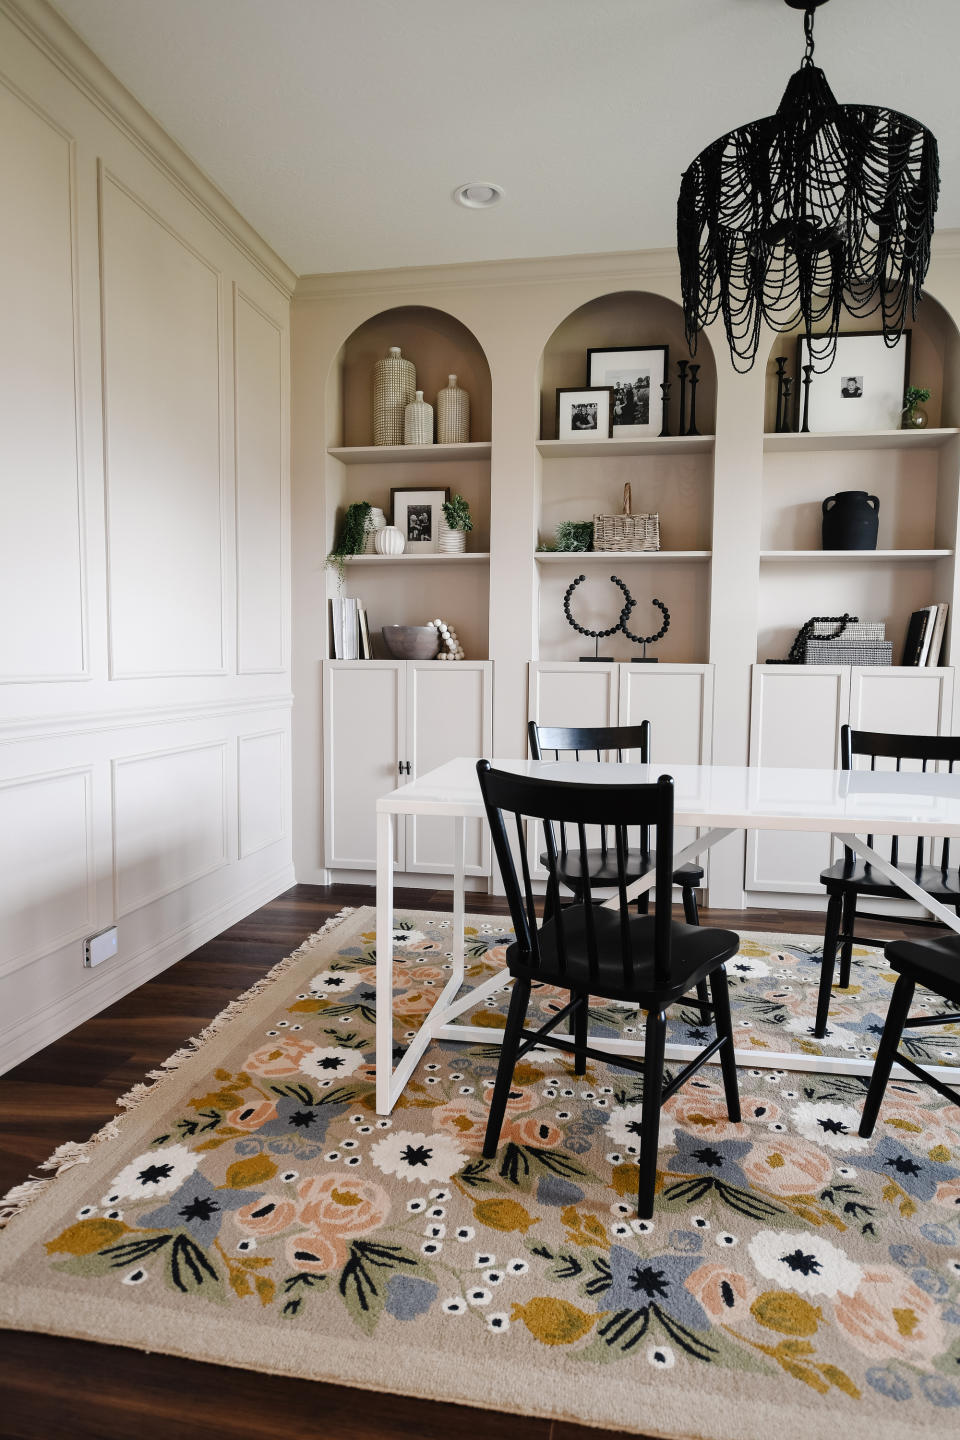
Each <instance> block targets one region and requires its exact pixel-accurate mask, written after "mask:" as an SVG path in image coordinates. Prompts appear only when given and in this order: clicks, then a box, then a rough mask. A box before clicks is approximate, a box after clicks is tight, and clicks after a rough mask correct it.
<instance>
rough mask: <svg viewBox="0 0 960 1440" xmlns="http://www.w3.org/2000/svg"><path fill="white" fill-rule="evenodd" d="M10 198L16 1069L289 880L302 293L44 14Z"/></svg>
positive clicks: (11, 860) (17, 59)
mask: <svg viewBox="0 0 960 1440" xmlns="http://www.w3.org/2000/svg"><path fill="white" fill-rule="evenodd" d="M0 194H2V196H3V204H2V206H0V315H2V316H3V323H2V325H0V616H2V617H3V618H2V624H0V935H2V940H0V1068H5V1067H6V1066H8V1065H11V1064H14V1063H16V1061H17V1060H19V1059H21V1058H22V1057H23V1056H25V1055H26V1054H28V1053H30V1052H31V1051H32V1050H34V1049H36V1048H37V1047H38V1046H39V1045H41V1044H44V1043H46V1042H48V1041H49V1040H51V1039H53V1038H54V1037H55V1036H56V1035H57V1034H60V1033H62V1032H63V1031H65V1030H67V1029H69V1028H70V1027H71V1026H72V1025H74V1024H76V1023H77V1022H78V1021H79V1020H81V1019H83V1018H85V1017H86V1016H88V1015H90V1014H92V1013H94V1012H96V1011H97V1010H100V1009H102V1008H103V1006H104V1005H106V1004H108V1003H110V1001H111V1000H113V999H114V998H116V997H117V996H118V995H120V994H123V993H124V992H125V991H127V990H129V989H130V988H132V987H133V986H135V985H137V984H139V983H141V982H142V981H143V980H144V979H146V978H148V977H149V975H151V974H153V973H155V972H156V971H157V970H159V969H161V968H163V966H165V965H167V964H170V963H171V962H172V961H174V960H176V959H179V958H180V956H182V955H183V954H185V953H187V952H188V951H189V950H191V949H193V948H194V947H195V946H196V945H197V944H199V943H201V942H202V941H203V940H205V939H206V938H208V937H210V936H212V935H214V934H216V933H218V932H219V931H221V930H222V929H224V928H225V926H227V925H229V924H230V923H232V922H233V921H235V920H236V919H238V918H240V917H241V916H242V915H244V914H246V913H247V912H248V911H250V910H251V909H253V908H254V907H255V906H256V905H258V904H260V903H262V902H263V901H264V900H266V899H267V898H269V897H271V896H273V895H275V894H276V893H278V892H279V891H280V890H282V889H283V888H285V887H286V886H287V885H289V884H290V883H291V881H292V867H291V844H290V782H289V770H290V740H289V731H290V704H291V696H290V674H289V665H290V660H289V650H290V645H289V524H288V518H289V517H288V509H289V494H288V432H289V419H288V392H289V342H288V318H289V303H288V302H289V290H290V287H291V285H292V281H293V276H292V275H291V274H290V272H289V271H287V270H286V268H285V267H284V266H283V265H282V264H281V263H280V262H279V261H278V260H277V258H276V257H275V256H273V255H272V254H271V252H270V251H269V250H268V249H267V247H266V246H265V245H264V244H263V243H262V241H260V240H259V239H258V237H256V236H255V235H254V234H253V232H252V231H251V230H250V228H249V226H247V225H246V224H245V222H244V221H243V220H242V218H241V217H240V216H238V215H236V214H235V212H233V211H232V210H231V208H230V206H229V205H228V203H227V202H226V201H225V200H224V199H223V197H222V196H220V195H219V194H218V192H216V191H215V189H214V187H213V186H211V185H210V183H209V182H208V181H206V180H205V179H204V177H203V176H202V175H200V174H199V172H197V171H196V170H195V168H194V167H193V166H192V165H191V164H190V162H189V161H188V160H187V159H186V157H184V156H182V155H181V154H180V152H179V151H178V150H177V149H176V147H175V146H174V145H173V143H172V142H171V141H170V140H169V139H168V138H167V137H166V136H165V135H163V133H162V132H161V131H159V130H158V128H157V127H156V126H155V125H154V124H153V122H152V121H150V120H149V118H148V117H147V116H146V115H145V114H144V113H143V112H142V111H141V110H140V109H139V107H138V106H137V104H136V102H135V101H133V100H132V99H131V97H129V96H127V95H126V94H125V92H124V91H123V90H122V89H121V87H119V86H118V85H117V83H116V82H115V81H114V80H112V78H111V77H110V76H109V75H108V74H107V73H106V72H105V71H104V70H103V69H102V67H101V66H100V65H99V63H98V62H97V61H96V60H95V59H94V58H93V57H92V56H91V55H89V53H88V52H87V51H86V50H85V49H84V47H83V46H82V45H80V43H79V42H78V41H77V40H76V38H75V37H74V36H73V35H72V34H71V32H70V31H69V30H68V29H67V28H66V27H65V26H63V25H62V23H61V22H60V21H59V20H58V19H57V17H56V16H55V15H54V14H53V12H52V11H50V10H49V9H48V8H47V7H46V6H44V5H42V4H38V3H33V0H23V3H16V4H14V3H9V4H8V3H6V0H0ZM114 923H116V924H117V925H118V928H119V954H118V956H117V957H116V958H115V959H113V960H110V961H108V962H106V963H105V964H103V965H102V966H100V967H98V968H97V969H96V970H93V971H89V970H85V969H84V968H83V966H82V941H83V938H84V937H85V936H87V935H89V934H91V933H93V932H96V931H98V930H101V929H103V928H105V927H107V926H109V925H111V924H114Z"/></svg>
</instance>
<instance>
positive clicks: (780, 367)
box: [773, 355, 787, 435]
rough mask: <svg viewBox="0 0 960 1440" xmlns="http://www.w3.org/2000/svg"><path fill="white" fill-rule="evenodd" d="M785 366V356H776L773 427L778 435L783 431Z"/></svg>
mask: <svg viewBox="0 0 960 1440" xmlns="http://www.w3.org/2000/svg"><path fill="white" fill-rule="evenodd" d="M786 368H787V357H786V356H785V355H779V356H778V357H777V419H776V424H775V425H774V427H773V428H774V430H776V432H777V434H778V435H780V434H782V433H783V382H784V378H785V377H784V373H783V372H784V371H785V370H786Z"/></svg>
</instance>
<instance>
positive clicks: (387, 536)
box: [376, 525, 407, 555]
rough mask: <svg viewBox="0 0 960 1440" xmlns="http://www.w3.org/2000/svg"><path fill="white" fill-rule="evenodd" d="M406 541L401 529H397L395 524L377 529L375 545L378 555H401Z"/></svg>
mask: <svg viewBox="0 0 960 1440" xmlns="http://www.w3.org/2000/svg"><path fill="white" fill-rule="evenodd" d="M406 543H407V542H406V541H405V540H404V538H403V531H402V530H398V529H397V527H396V525H384V527H383V529H382V530H378V531H377V536H376V546H377V554H378V555H402V554H403V551H404V546H405V545H406Z"/></svg>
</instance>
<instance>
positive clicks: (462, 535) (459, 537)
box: [437, 515, 467, 555]
mask: <svg viewBox="0 0 960 1440" xmlns="http://www.w3.org/2000/svg"><path fill="white" fill-rule="evenodd" d="M466 548H467V532H466V531H465V530H451V529H450V526H449V525H448V524H447V522H446V520H445V519H444V518H443V516H442V515H441V516H440V528H439V531H438V533H437V549H438V550H439V552H440V554H441V555H462V554H463V552H464V550H466Z"/></svg>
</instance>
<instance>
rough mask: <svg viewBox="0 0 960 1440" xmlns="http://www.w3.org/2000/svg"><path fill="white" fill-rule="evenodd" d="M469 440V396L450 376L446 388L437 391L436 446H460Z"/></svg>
mask: <svg viewBox="0 0 960 1440" xmlns="http://www.w3.org/2000/svg"><path fill="white" fill-rule="evenodd" d="M469 439H470V396H469V395H468V394H467V392H466V390H463V389H461V388H460V386H459V385H458V384H457V377H456V375H450V376H448V378H447V385H446V388H445V389H443V390H438V391H437V444H438V445H462V444H463V443H464V442H465V441H467V440H469Z"/></svg>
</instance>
